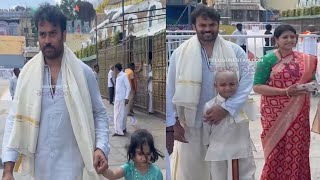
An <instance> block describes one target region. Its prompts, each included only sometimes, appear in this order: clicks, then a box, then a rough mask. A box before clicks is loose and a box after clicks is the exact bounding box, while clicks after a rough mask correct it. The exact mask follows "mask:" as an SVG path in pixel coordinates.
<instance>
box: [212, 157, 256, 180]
mask: <svg viewBox="0 0 320 180" xmlns="http://www.w3.org/2000/svg"><path fill="white" fill-rule="evenodd" d="M238 163H239V166H238V167H239V179H240V180H254V173H255V171H256V165H255V164H254V158H253V156H252V157H248V158H241V159H239V161H238ZM210 171H211V175H212V176H211V179H212V180H215V179H217V180H220V179H221V180H232V176H230V174H232V160H228V161H211V162H210Z"/></svg>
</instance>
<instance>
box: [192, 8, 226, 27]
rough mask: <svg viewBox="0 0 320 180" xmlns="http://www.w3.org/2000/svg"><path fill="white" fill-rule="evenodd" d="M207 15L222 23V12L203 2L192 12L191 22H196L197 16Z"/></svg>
mask: <svg viewBox="0 0 320 180" xmlns="http://www.w3.org/2000/svg"><path fill="white" fill-rule="evenodd" d="M200 16H202V17H206V18H209V19H211V20H213V21H217V22H218V24H219V23H220V14H219V12H218V11H217V10H215V9H214V8H213V7H208V6H205V5H203V4H199V5H198V6H197V7H196V9H194V10H193V11H192V13H191V22H192V24H194V25H195V24H196V20H197V17H200Z"/></svg>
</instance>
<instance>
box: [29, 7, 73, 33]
mask: <svg viewBox="0 0 320 180" xmlns="http://www.w3.org/2000/svg"><path fill="white" fill-rule="evenodd" d="M34 21H35V25H36V27H37V30H38V29H39V27H38V24H39V22H41V21H48V22H50V23H51V24H53V25H54V26H57V25H59V26H60V29H61V31H62V32H64V31H65V30H66V28H67V17H66V16H65V15H64V14H63V13H62V12H61V10H60V9H59V8H58V7H56V6H54V5H50V4H49V3H44V4H42V5H40V7H39V9H38V10H37V11H36V13H35V15H34Z"/></svg>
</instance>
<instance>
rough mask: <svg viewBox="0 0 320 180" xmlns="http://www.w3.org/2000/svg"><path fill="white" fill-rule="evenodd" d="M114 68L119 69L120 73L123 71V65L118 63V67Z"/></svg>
mask: <svg viewBox="0 0 320 180" xmlns="http://www.w3.org/2000/svg"><path fill="white" fill-rule="evenodd" d="M114 68H116V69H118V70H119V71H122V64H120V63H117V64H116V65H114Z"/></svg>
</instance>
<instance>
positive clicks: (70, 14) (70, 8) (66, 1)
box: [60, 0, 77, 20]
mask: <svg viewBox="0 0 320 180" xmlns="http://www.w3.org/2000/svg"><path fill="white" fill-rule="evenodd" d="M75 8H76V1H75V0H61V3H60V9H61V10H62V12H63V13H64V14H65V15H66V16H67V19H68V20H75V19H76V18H77V17H76V15H77V14H76V12H75Z"/></svg>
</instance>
